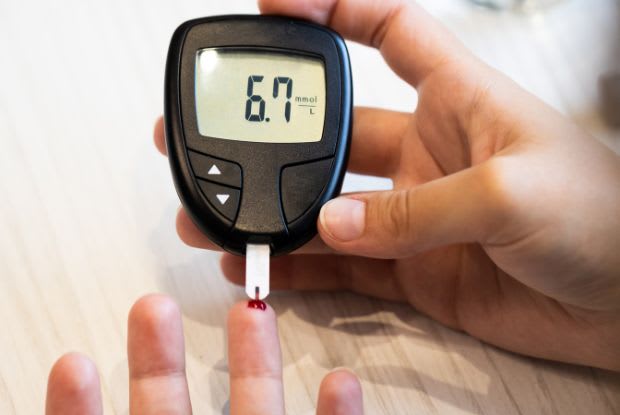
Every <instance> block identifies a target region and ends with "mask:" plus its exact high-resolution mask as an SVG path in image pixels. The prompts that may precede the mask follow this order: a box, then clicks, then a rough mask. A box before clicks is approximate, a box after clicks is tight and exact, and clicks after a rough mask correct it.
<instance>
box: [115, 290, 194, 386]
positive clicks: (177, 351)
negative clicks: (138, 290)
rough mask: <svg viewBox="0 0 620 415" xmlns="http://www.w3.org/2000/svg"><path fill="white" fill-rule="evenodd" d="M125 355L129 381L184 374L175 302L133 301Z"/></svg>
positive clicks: (159, 298)
mask: <svg viewBox="0 0 620 415" xmlns="http://www.w3.org/2000/svg"><path fill="white" fill-rule="evenodd" d="M127 354H128V360H129V372H130V375H131V376H132V377H143V376H146V375H148V374H151V373H157V372H160V371H167V372H172V371H176V372H181V371H183V370H184V367H185V357H184V341H183V322H182V319H181V310H180V309H179V306H178V305H177V304H176V302H175V301H174V300H172V299H171V298H170V297H168V296H166V295H163V294H149V295H146V296H144V297H142V298H140V299H139V300H138V301H136V303H135V304H134V305H133V307H132V308H131V310H130V312H129V318H128V336H127Z"/></svg>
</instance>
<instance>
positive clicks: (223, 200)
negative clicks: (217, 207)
mask: <svg viewBox="0 0 620 415" xmlns="http://www.w3.org/2000/svg"><path fill="white" fill-rule="evenodd" d="M215 197H217V200H219V201H220V203H221V204H222V205H223V204H225V203H226V201H227V200H228V198H229V197H230V195H225V194H217V195H215Z"/></svg>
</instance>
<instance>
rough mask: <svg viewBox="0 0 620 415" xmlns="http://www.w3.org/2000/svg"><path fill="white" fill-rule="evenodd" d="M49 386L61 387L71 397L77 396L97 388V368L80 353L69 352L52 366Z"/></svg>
mask: <svg viewBox="0 0 620 415" xmlns="http://www.w3.org/2000/svg"><path fill="white" fill-rule="evenodd" d="M49 385H50V386H52V387H55V386H58V387H62V388H63V389H64V390H65V391H67V392H71V395H78V394H80V393H82V392H84V391H85V390H88V389H90V388H91V387H97V388H98V387H99V374H98V372H97V367H96V366H95V364H94V363H93V361H92V360H90V359H89V358H88V357H86V356H85V355H83V354H81V353H77V352H70V353H66V354H64V355H62V356H61V357H60V358H59V359H58V360H57V361H56V362H55V363H54V366H52V369H51V371H50V375H49Z"/></svg>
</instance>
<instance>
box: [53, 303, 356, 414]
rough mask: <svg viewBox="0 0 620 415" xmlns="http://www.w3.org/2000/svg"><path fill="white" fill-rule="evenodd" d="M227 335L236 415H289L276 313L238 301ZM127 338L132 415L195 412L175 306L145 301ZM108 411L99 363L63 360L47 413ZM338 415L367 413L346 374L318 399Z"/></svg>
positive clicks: (323, 409)
mask: <svg viewBox="0 0 620 415" xmlns="http://www.w3.org/2000/svg"><path fill="white" fill-rule="evenodd" d="M227 331H228V371H229V375H230V414H231V415H252V414H257V415H258V414H270V415H283V414H284V396H283V387H282V359H281V354H280V343H279V339H278V331H277V324H276V315H275V313H274V311H273V309H272V308H270V307H267V309H266V310H264V311H263V310H258V309H254V308H249V307H248V306H247V303H246V302H240V303H237V304H235V305H234V306H233V307H232V308H231V310H230V311H229V313H228V324H227ZM127 332H128V339H127V355H128V362H129V411H130V413H131V414H132V415H141V414H144V415H153V414H166V415H189V414H191V413H192V407H191V403H190V396H189V389H188V386H187V378H186V375H185V346H184V340H183V326H182V320H181V313H180V311H179V308H178V306H177V304H176V303H175V302H174V301H173V300H172V299H170V298H168V297H166V296H164V295H148V296H145V297H143V298H141V299H140V300H138V301H137V302H136V303H135V304H134V306H133V307H132V309H131V311H130V312H129V319H128V331H127ZM208 352H209V351H208V350H207V351H205V353H208ZM102 413H103V407H102V404H101V391H100V382H99V375H98V373H97V369H96V367H95V365H94V363H93V362H92V361H91V360H90V359H89V358H87V357H86V356H83V355H80V354H78V353H68V354H66V355H64V356H63V357H61V358H60V359H58V361H57V362H56V364H55V365H54V367H53V368H52V370H51V373H50V376H49V380H48V387H47V400H46V414H47V415H101V414H102ZM337 414H347V415H361V414H362V390H361V387H360V383H359V381H358V380H357V377H355V375H353V374H352V373H351V372H349V371H347V370H345V369H337V370H334V371H332V372H331V373H329V374H327V376H325V378H324V379H323V381H322V382H321V385H320V388H319V393H318V404H317V415H337Z"/></svg>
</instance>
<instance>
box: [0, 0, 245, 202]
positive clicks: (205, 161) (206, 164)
mask: <svg viewBox="0 0 620 415" xmlns="http://www.w3.org/2000/svg"><path fill="white" fill-rule="evenodd" d="M1 1H2V0H0V2H1ZM187 154H188V155H189V162H190V165H191V168H192V171H193V172H194V175H196V177H198V178H200V179H205V180H209V181H212V182H214V183H217V184H222V185H224V186H229V187H235V188H237V189H240V188H241V168H240V167H239V165H238V164H236V163H233V162H231V161H226V160H220V159H216V158H215V157H211V156H207V155H206V154H202V153H197V152H195V151H191V150H190V151H188V152H187ZM213 197H214V198H215V195H213ZM216 202H217V200H216ZM218 205H219V203H218Z"/></svg>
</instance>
